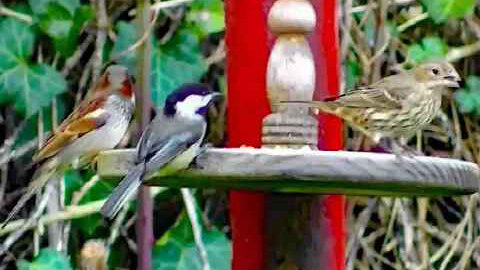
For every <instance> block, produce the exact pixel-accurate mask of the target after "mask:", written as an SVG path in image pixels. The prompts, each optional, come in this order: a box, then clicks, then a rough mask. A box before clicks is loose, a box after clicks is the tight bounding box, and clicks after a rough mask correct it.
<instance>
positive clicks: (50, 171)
mask: <svg viewBox="0 0 480 270" xmlns="http://www.w3.org/2000/svg"><path fill="white" fill-rule="evenodd" d="M56 169H57V167H56V161H53V162H48V161H47V162H46V163H44V164H43V165H42V166H41V167H40V168H39V169H38V170H37V171H36V172H35V174H34V176H33V181H31V182H30V184H29V185H28V187H27V192H25V194H23V195H22V197H21V198H20V200H18V202H17V204H15V206H14V207H13V209H12V211H10V213H8V216H7V218H6V219H5V220H4V221H3V222H2V224H1V225H0V228H4V227H5V226H6V225H7V224H8V222H10V220H12V218H13V217H14V216H16V215H17V214H18V212H19V211H20V209H22V207H23V206H24V205H25V203H27V201H28V200H29V199H30V198H32V197H33V195H35V193H37V191H39V190H40V189H41V188H42V187H44V186H45V185H46V184H47V182H48V180H50V179H51V178H52V176H53V175H54V174H55V172H56V171H57V170H56Z"/></svg>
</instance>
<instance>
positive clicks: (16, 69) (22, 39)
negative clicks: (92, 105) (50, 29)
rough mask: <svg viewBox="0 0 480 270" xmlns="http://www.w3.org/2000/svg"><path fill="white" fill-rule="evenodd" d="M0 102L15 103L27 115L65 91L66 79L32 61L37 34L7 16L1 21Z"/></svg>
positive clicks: (17, 108)
mask: <svg viewBox="0 0 480 270" xmlns="http://www.w3.org/2000/svg"><path fill="white" fill-rule="evenodd" d="M0 32H1V33H2V35H0V104H2V105H4V104H10V103H13V104H14V107H15V110H16V111H17V112H19V113H21V114H23V115H25V116H27V117H28V116H31V115H33V114H35V113H37V112H38V111H39V110H40V109H41V108H42V107H46V106H48V105H49V103H50V101H51V100H52V98H53V97H54V96H55V95H57V94H60V93H63V92H64V91H65V90H66V82H65V80H64V78H63V77H62V76H61V75H60V74H59V73H58V72H57V71H56V70H55V69H53V68H52V67H50V66H48V65H45V64H30V63H29V59H30V58H31V56H32V54H33V46H34V43H35V35H34V32H33V30H32V29H31V28H30V26H29V25H28V24H26V23H23V22H20V21H18V20H15V19H12V18H8V19H5V20H3V21H2V22H0Z"/></svg>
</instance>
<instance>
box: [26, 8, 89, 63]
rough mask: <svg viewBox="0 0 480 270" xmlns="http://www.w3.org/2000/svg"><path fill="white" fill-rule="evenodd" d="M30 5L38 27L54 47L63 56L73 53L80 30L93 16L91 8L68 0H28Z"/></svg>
mask: <svg viewBox="0 0 480 270" xmlns="http://www.w3.org/2000/svg"><path fill="white" fill-rule="evenodd" d="M30 5H31V7H32V10H33V12H34V14H35V16H36V19H37V20H38V24H39V27H40V29H41V30H42V31H43V32H44V33H45V34H47V35H48V36H49V37H51V38H52V39H53V43H54V46H55V49H56V50H57V51H58V52H60V53H61V54H62V55H63V56H70V55H71V54H73V52H74V51H75V48H76V46H77V43H78V37H79V35H80V31H81V30H82V28H83V26H84V25H85V23H86V22H87V21H88V20H90V19H92V18H93V11H92V10H91V8H90V7H89V6H87V5H80V2H79V1H68V0H42V1H37V0H30Z"/></svg>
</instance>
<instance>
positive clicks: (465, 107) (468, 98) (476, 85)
mask: <svg viewBox="0 0 480 270" xmlns="http://www.w3.org/2000/svg"><path fill="white" fill-rule="evenodd" d="M455 101H456V102H457V104H458V106H459V110H460V112H462V113H472V114H474V115H477V116H479V115H480V77H478V76H473V75H472V76H469V77H468V78H467V81H466V88H465V89H460V90H458V91H457V92H456V93H455Z"/></svg>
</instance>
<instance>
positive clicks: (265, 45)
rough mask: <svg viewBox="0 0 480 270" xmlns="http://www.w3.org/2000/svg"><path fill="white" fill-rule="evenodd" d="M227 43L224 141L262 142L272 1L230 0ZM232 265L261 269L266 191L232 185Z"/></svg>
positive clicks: (237, 143)
mask: <svg viewBox="0 0 480 270" xmlns="http://www.w3.org/2000/svg"><path fill="white" fill-rule="evenodd" d="M225 4H226V23H227V26H226V28H227V31H226V46H227V80H228V82H227V83H228V113H227V123H228V126H227V128H228V136H229V137H228V146H229V147H239V146H242V145H247V146H255V147H259V146H261V130H262V119H263V117H264V116H266V115H267V114H269V112H270V108H269V103H268V100H267V93H266V79H265V78H266V77H265V75H266V67H267V61H268V55H269V52H270V49H271V45H272V38H273V37H272V36H268V34H267V25H266V22H267V11H268V9H269V8H270V6H271V1H259V0H228V1H225ZM230 216H231V219H230V220H231V226H232V239H233V241H232V242H233V261H232V269H234V270H247V269H248V270H261V269H264V264H265V249H264V246H265V238H264V235H265V233H264V226H263V224H264V217H265V194H264V193H261V192H247V191H231V192H230Z"/></svg>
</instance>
